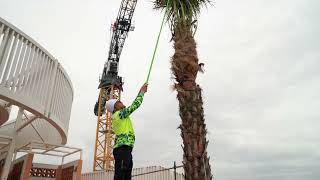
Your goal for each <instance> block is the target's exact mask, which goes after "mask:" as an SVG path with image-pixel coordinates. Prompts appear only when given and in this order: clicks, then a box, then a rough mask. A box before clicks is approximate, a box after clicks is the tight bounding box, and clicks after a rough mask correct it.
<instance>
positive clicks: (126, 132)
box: [106, 84, 148, 180]
mask: <svg viewBox="0 0 320 180" xmlns="http://www.w3.org/2000/svg"><path fill="white" fill-rule="evenodd" d="M147 89H148V85H147V84H144V85H143V86H142V87H141V89H140V91H139V93H138V96H137V97H136V99H135V100H134V101H133V103H132V104H131V105H130V106H129V107H126V106H125V105H123V103H122V102H121V101H118V100H117V99H110V100H108V101H107V102H106V108H107V110H108V111H109V112H112V116H111V119H112V130H113V132H114V133H115V135H116V139H115V144H114V147H113V156H114V159H115V173H114V180H131V171H132V167H133V162H132V154H131V152H132V148H133V146H134V142H135V135H134V129H133V126H132V122H131V118H130V116H129V115H130V114H131V113H133V112H134V111H135V110H136V109H138V107H139V106H140V105H141V103H142V101H143V96H144V94H145V93H146V92H147Z"/></svg>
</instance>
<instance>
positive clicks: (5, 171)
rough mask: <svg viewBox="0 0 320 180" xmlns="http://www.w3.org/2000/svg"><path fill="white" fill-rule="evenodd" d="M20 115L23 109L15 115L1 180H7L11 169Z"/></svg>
mask: <svg viewBox="0 0 320 180" xmlns="http://www.w3.org/2000/svg"><path fill="white" fill-rule="evenodd" d="M22 114H23V108H21V107H20V108H19V112H18V115H17V119H16V122H15V125H14V132H13V137H12V140H11V143H10V147H9V150H8V153H7V157H6V161H5V164H4V167H3V171H2V174H1V180H7V178H8V175H9V171H10V167H11V163H12V158H13V153H14V151H15V146H16V138H17V135H18V132H17V129H18V126H19V122H20V121H21V120H22Z"/></svg>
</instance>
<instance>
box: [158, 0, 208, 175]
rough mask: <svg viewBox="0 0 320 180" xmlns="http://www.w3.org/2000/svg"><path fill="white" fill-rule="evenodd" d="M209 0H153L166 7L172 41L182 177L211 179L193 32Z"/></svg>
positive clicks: (199, 68)
mask: <svg viewBox="0 0 320 180" xmlns="http://www.w3.org/2000/svg"><path fill="white" fill-rule="evenodd" d="M208 4H210V1H209V0H154V7H155V9H164V10H166V18H167V20H168V23H169V27H170V29H171V32H172V40H173V41H174V50H175V52H174V55H173V56H172V57H171V71H172V74H173V76H174V78H175V81H176V82H175V86H174V87H175V89H176V91H177V99H178V101H179V113H180V118H181V120H182V123H181V125H180V126H179V128H180V129H181V137H182V139H183V151H184V154H183V167H184V171H185V175H186V180H209V179H212V174H211V169H210V164H209V158H208V154H207V145H208V141H207V140H206V134H207V130H206V125H205V122H204V121H205V119H204V111H203V100H202V95H201V93H202V90H201V88H200V86H199V85H198V84H197V83H196V77H197V74H198V72H199V71H201V72H202V66H203V64H202V63H199V59H198V55H197V49H196V42H195V39H194V33H195V31H196V24H197V16H198V14H199V13H200V9H201V7H202V6H206V5H208Z"/></svg>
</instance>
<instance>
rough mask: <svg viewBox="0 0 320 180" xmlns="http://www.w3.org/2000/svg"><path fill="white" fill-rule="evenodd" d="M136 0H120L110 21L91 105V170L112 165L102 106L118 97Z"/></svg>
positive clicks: (108, 124)
mask: <svg viewBox="0 0 320 180" xmlns="http://www.w3.org/2000/svg"><path fill="white" fill-rule="evenodd" d="M136 5H137V0H122V1H121V5H120V9H119V12H118V15H117V18H116V20H115V22H114V23H113V24H112V27H111V31H112V37H111V42H110V46H109V53H108V59H107V61H106V62H105V64H104V67H103V72H102V77H101V78H100V79H99V81H100V82H99V87H98V88H99V89H100V93H99V97H98V101H97V102H96V104H95V107H94V114H95V115H96V116H97V118H98V120H97V130H96V142H95V149H94V162H93V170H94V171H107V170H112V169H113V168H114V158H113V155H112V151H113V143H114V133H113V131H112V127H111V124H112V122H111V113H110V112H107V111H106V109H105V103H106V101H107V100H109V99H111V98H115V99H120V94H121V91H122V85H123V80H122V77H120V76H119V75H118V68H119V60H120V55H121V52H122V49H123V46H124V43H125V40H126V38H127V37H128V33H129V31H133V30H134V26H133V25H132V17H133V13H134V10H135V8H136Z"/></svg>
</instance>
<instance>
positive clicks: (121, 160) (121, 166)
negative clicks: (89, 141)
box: [113, 146, 133, 180]
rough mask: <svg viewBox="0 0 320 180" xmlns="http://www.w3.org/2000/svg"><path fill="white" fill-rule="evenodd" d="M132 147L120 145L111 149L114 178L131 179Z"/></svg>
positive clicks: (119, 179)
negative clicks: (113, 161) (113, 160)
mask: <svg viewBox="0 0 320 180" xmlns="http://www.w3.org/2000/svg"><path fill="white" fill-rule="evenodd" d="M131 152H132V147H130V146H120V147H118V148H115V149H113V156H114V159H115V171H114V180H131V171H132V166H133V162H132V154H131Z"/></svg>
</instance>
